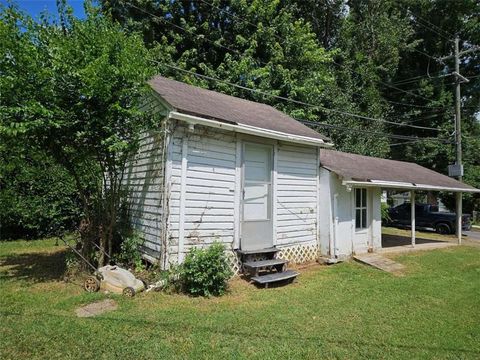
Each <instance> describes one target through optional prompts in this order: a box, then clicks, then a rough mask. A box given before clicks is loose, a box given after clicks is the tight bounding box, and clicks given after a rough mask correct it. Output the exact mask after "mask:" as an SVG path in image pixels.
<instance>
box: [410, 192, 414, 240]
mask: <svg viewBox="0 0 480 360" xmlns="http://www.w3.org/2000/svg"><path fill="white" fill-rule="evenodd" d="M410 208H411V210H410V212H411V225H412V246H415V190H412V191H410Z"/></svg>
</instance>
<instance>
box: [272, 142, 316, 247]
mask: <svg viewBox="0 0 480 360" xmlns="http://www.w3.org/2000/svg"><path fill="white" fill-rule="evenodd" d="M317 181H318V180H317V149H316V148H315V147H305V146H296V145H293V144H292V145H290V144H288V145H287V144H284V143H280V144H279V145H278V158H277V199H276V201H277V206H276V208H277V245H280V246H288V245H295V244H300V243H304V242H312V241H316V233H317Z"/></svg>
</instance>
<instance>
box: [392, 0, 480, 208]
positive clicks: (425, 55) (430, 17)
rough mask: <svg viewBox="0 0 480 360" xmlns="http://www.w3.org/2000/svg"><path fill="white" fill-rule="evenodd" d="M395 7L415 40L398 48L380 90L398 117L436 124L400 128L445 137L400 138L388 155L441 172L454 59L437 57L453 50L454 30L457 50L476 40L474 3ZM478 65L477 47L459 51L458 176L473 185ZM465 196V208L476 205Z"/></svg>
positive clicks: (449, 159) (451, 154)
mask: <svg viewBox="0 0 480 360" xmlns="http://www.w3.org/2000/svg"><path fill="white" fill-rule="evenodd" d="M398 9H399V11H401V12H402V13H403V16H404V17H405V18H406V19H408V21H409V22H410V24H411V26H412V28H413V29H414V32H415V33H414V37H415V38H416V39H417V43H416V46H415V47H413V48H410V49H406V51H404V52H402V53H401V60H400V66H399V71H398V72H397V74H396V75H395V76H394V77H393V78H392V83H393V84H394V85H395V87H397V88H398V89H397V90H396V91H393V92H387V91H386V92H385V93H384V96H385V98H386V99H389V100H394V101H396V102H398V104H394V110H395V112H396V113H398V114H402V115H403V121H405V122H413V123H414V124H416V125H422V126H429V127H435V128H439V129H440V130H441V131H439V132H432V131H428V130H427V131H420V130H417V129H408V128H405V129H403V130H402V133H403V134H405V135H409V136H434V137H437V138H439V139H442V140H446V141H447V142H448V143H447V144H445V143H442V142H441V141H435V142H417V143H410V144H405V145H403V146H398V147H392V153H391V156H392V157H394V158H397V159H406V160H409V161H415V162H418V163H420V164H422V165H424V166H427V167H429V168H432V169H435V170H437V171H440V172H443V173H447V166H448V165H449V164H452V163H453V162H454V161H455V144H454V131H455V125H454V119H455V118H454V101H455V98H454V94H455V90H454V87H455V84H454V83H455V78H454V76H453V75H452V72H453V71H454V62H453V60H445V61H440V60H439V58H441V57H444V56H446V55H450V54H452V53H453V45H454V44H453V40H454V37H455V35H456V34H458V35H459V37H460V48H461V50H462V49H464V50H465V49H468V48H470V47H471V46H473V45H479V44H480V31H479V30H480V25H479V20H478V19H479V15H480V3H478V1H474V0H466V1H445V0H436V1H426V0H425V1H423V0H422V1H404V2H400V3H399V5H398ZM479 69H480V51H477V52H472V53H469V54H466V55H465V56H463V57H462V59H461V64H460V70H461V73H462V74H463V75H464V76H466V77H471V79H470V82H468V83H463V84H462V85H461V88H462V133H463V135H462V141H463V150H464V151H463V162H464V167H465V177H464V181H465V182H467V183H469V184H471V185H473V186H476V187H479V186H480V158H479V156H478V154H479V152H480V147H479V145H480V143H479V140H478V139H479V135H480V123H479V121H478V113H479V111H480V92H479V91H478V90H479V88H480V77H475V76H476V75H478V70H479ZM442 197H443V200H444V201H445V202H446V203H447V204H449V205H450V207H451V208H453V204H454V199H453V197H452V196H451V195H448V194H445V195H443V196H442ZM465 199H466V201H465V203H464V207H465V209H466V211H471V210H472V209H473V207H474V206H479V205H480V204H479V201H480V197H478V196H471V195H465Z"/></svg>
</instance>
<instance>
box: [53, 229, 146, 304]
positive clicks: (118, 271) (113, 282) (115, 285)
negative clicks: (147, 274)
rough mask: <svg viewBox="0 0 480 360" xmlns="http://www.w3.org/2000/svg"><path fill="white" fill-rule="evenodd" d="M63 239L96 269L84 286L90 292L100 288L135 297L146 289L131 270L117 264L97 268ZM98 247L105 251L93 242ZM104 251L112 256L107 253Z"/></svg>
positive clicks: (66, 243)
mask: <svg viewBox="0 0 480 360" xmlns="http://www.w3.org/2000/svg"><path fill="white" fill-rule="evenodd" d="M62 241H63V242H64V243H65V245H67V246H68V247H69V248H70V249H71V250H72V251H73V252H74V253H75V254H76V255H77V256H78V257H79V258H80V259H82V260H83V261H84V262H85V263H86V264H87V265H88V266H89V267H91V268H92V269H93V270H94V273H93V275H91V276H88V277H87V278H86V279H85V282H84V284H83V287H84V289H85V290H86V291H88V292H97V291H99V290H105V291H111V292H113V293H116V294H123V295H125V296H128V297H133V296H135V294H136V293H137V292H140V291H143V290H145V284H144V283H143V282H142V281H141V280H139V279H137V278H136V277H135V275H133V274H132V273H131V272H130V271H128V270H125V269H123V268H121V267H118V266H116V265H106V266H103V267H101V268H98V269H97V268H96V267H95V266H93V264H92V263H90V261H88V260H87V259H86V258H85V257H84V256H83V255H82V254H81V253H80V252H79V251H78V250H77V249H75V248H74V247H73V246H72V245H70V244H69V243H68V242H67V241H65V239H63V238H62ZM93 245H94V246H95V247H96V248H97V249H99V250H100V251H103V250H102V249H101V248H100V247H99V246H98V245H97V244H93ZM103 253H104V254H105V255H106V256H107V257H110V256H109V255H108V254H107V253H105V252H104V251H103Z"/></svg>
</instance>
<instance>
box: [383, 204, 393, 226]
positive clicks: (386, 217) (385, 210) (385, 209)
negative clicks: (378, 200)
mask: <svg viewBox="0 0 480 360" xmlns="http://www.w3.org/2000/svg"><path fill="white" fill-rule="evenodd" d="M389 209H390V206H388V204H386V203H382V209H381V211H382V224H383V225H388V224H389V223H390V222H391V221H392V219H391V218H390V214H389V212H388V210H389Z"/></svg>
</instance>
